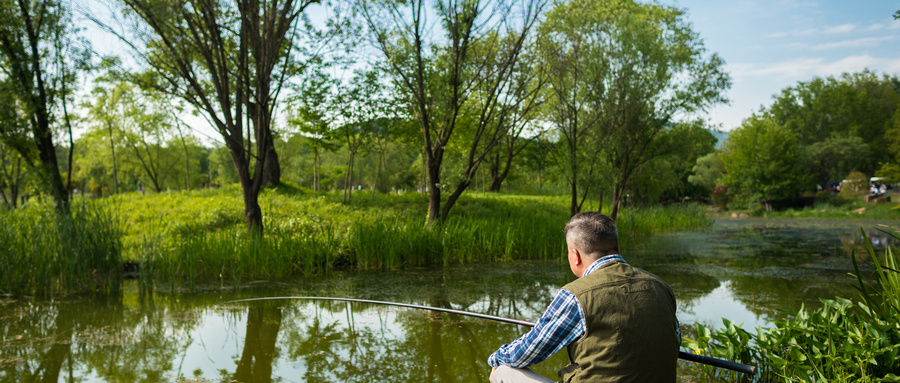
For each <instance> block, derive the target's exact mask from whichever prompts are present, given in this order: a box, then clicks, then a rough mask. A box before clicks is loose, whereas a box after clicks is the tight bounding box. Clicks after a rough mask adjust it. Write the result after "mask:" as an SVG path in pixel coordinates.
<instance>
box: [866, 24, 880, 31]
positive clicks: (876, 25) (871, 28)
mask: <svg viewBox="0 0 900 383" xmlns="http://www.w3.org/2000/svg"><path fill="white" fill-rule="evenodd" d="M880 29H884V24H872V25H870V26H869V27H868V28H866V30H869V31H877V30H880Z"/></svg>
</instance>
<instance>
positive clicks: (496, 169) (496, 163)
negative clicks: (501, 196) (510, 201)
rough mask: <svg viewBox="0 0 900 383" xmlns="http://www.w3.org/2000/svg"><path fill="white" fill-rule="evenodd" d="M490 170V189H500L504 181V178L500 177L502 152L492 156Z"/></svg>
mask: <svg viewBox="0 0 900 383" xmlns="http://www.w3.org/2000/svg"><path fill="white" fill-rule="evenodd" d="M488 170H490V173H491V186H490V187H489V188H488V190H489V191H492V192H498V191H500V184H502V183H503V180H502V179H501V178H500V153H495V154H494V155H493V156H491V159H490V165H489V166H488Z"/></svg>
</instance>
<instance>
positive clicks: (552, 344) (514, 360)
mask: <svg viewBox="0 0 900 383" xmlns="http://www.w3.org/2000/svg"><path fill="white" fill-rule="evenodd" d="M613 261H620V262H625V260H624V259H622V257H621V256H620V255H618V254H612V255H607V256H605V257H603V258H600V259H598V260H596V261H594V263H592V264H591V265H590V266H589V267H588V268H587V270H585V271H584V275H583V276H587V275H588V274H590V273H592V272H593V271H594V270H597V269H599V268H601V267H603V266H604V265H606V264H608V263H610V262H613ZM586 328H587V325H586V322H585V319H584V311H583V310H582V309H581V305H580V304H578V300H577V299H576V298H575V295H574V294H572V293H571V292H569V290H566V289H560V290H559V292H558V293H557V294H556V297H555V298H553V301H552V302H550V306H549V307H547V311H544V315H543V316H541V319H540V320H538V322H537V323H536V324H535V325H534V327H533V328H532V329H531V331H529V332H528V333H527V334H525V335H522V337H520V338H519V339H516V340H514V341H512V343H508V344H505V345H503V347H500V349H499V350H497V351H495V352H494V353H493V354H491V356H490V357H488V361H487V362H488V364H489V365H491V367H498V366H504V365H505V366H511V367H515V368H524V367H529V366H533V365H535V364H538V363H540V362H542V361H544V359H547V358H549V357H550V355H553V354H554V353H556V352H557V351H559V350H560V349H562V348H563V347H565V346H567V345H568V344H569V343H572V342H573V341H575V340H576V339H579V338H581V337H582V336H583V335H584V332H585V329H586Z"/></svg>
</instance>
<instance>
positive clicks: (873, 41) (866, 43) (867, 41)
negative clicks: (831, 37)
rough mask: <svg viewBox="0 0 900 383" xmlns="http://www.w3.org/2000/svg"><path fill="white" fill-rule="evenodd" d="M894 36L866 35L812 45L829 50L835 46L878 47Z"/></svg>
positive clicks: (816, 48) (814, 47)
mask: <svg viewBox="0 0 900 383" xmlns="http://www.w3.org/2000/svg"><path fill="white" fill-rule="evenodd" d="M893 39H894V36H882V37H864V38H861V39H855V40H844V41H836V42H833V43H823V44H817V45H815V46H813V47H812V49H814V50H820V51H821V50H828V49H835V48H859V47H876V46H878V45H879V44H880V43H881V42H883V41H888V40H893Z"/></svg>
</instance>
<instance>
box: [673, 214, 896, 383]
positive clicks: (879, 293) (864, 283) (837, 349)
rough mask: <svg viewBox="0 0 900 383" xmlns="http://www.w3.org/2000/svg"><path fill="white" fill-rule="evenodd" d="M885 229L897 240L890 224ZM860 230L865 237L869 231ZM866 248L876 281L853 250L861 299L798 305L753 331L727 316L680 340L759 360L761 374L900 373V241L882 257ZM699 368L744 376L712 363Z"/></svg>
mask: <svg viewBox="0 0 900 383" xmlns="http://www.w3.org/2000/svg"><path fill="white" fill-rule="evenodd" d="M882 231H884V232H885V233H887V234H889V235H890V236H891V237H892V238H893V239H894V240H900V235H898V234H897V232H896V231H894V230H893V229H890V231H887V230H882ZM862 234H863V237H864V238H865V240H866V242H867V243H868V242H869V241H868V238H867V237H866V236H865V231H862ZM868 253H869V254H868V255H869V257H871V259H872V262H873V269H874V270H875V272H874V275H873V277H874V278H872V279H873V280H872V281H870V279H869V277H867V275H866V274H863V273H862V272H861V270H860V267H859V266H858V265H857V262H856V256H855V255H853V256H851V257H852V259H853V262H854V266H855V268H856V275H855V276H856V278H857V283H858V284H857V286H856V287H857V289H858V290H859V291H860V299H858V300H851V299H846V298H841V297H835V298H834V299H822V300H821V301H822V304H823V306H822V307H821V308H820V309H817V310H814V311H807V310H804V309H801V310H800V311H798V312H796V313H793V315H791V316H790V317H789V318H788V319H786V320H784V321H778V322H775V326H774V327H771V328H760V329H758V330H757V333H756V335H753V334H750V333H748V332H747V331H744V330H742V329H741V328H740V327H738V326H735V325H734V324H733V323H731V322H730V321H728V320H727V319H723V321H724V323H725V328H723V329H720V330H716V331H711V330H709V329H707V328H705V327H703V326H698V329H697V339H696V340H691V339H687V338H685V339H684V340H683V342H682V347H686V348H688V349H689V350H691V351H692V352H694V353H697V354H705V355H710V356H714V357H719V358H725V359H729V360H733V361H738V362H741V363H747V364H752V365H756V366H757V367H758V368H759V374H758V377H757V379H759V380H760V381H775V380H778V381H787V382H827V381H837V382H851V381H852V382H896V381H900V359H898V358H897V356H898V354H900V268H898V265H900V259H898V254H897V248H896V247H895V246H891V247H890V248H887V249H886V250H885V252H884V254H882V255H883V258H881V259H883V260H880V259H879V256H882V255H879V254H876V252H875V250H873V248H872V247H871V245H869V248H868ZM700 374H701V375H703V376H705V377H707V378H724V379H726V380H737V379H739V377H738V376H735V375H734V374H733V373H730V372H723V371H720V370H712V369H710V368H705V369H703V370H702V371H701V372H700Z"/></svg>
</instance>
